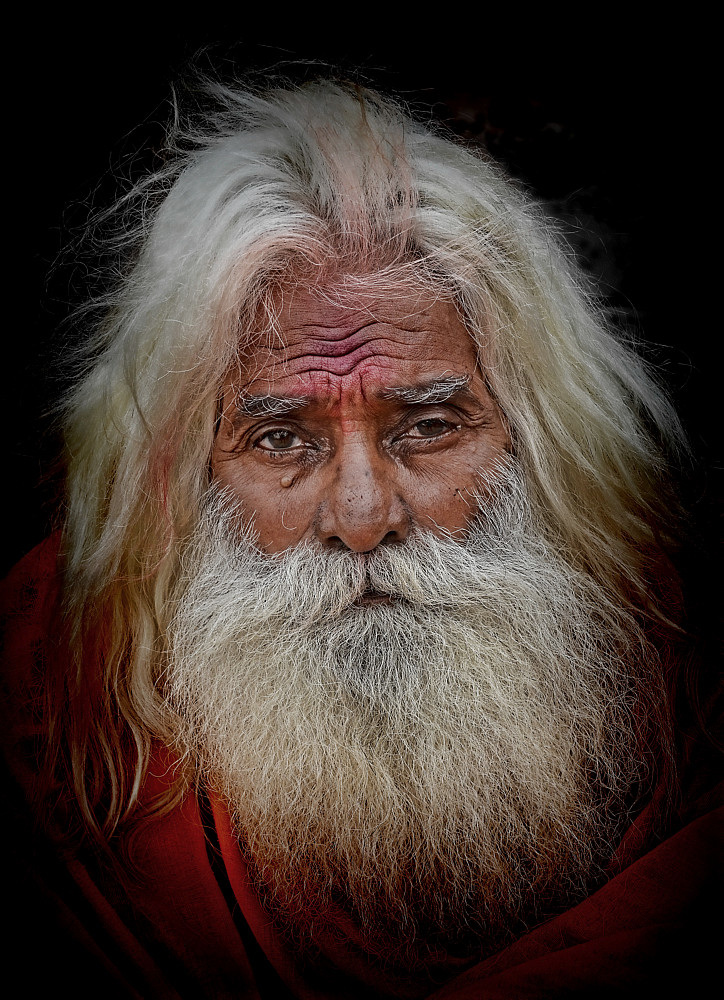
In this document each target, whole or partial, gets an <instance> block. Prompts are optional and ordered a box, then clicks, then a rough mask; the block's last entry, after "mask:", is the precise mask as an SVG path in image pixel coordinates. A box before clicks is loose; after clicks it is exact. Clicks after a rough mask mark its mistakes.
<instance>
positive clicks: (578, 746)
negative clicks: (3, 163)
mask: <svg viewBox="0 0 724 1000" xmlns="http://www.w3.org/2000/svg"><path fill="white" fill-rule="evenodd" d="M216 98H217V100H218V104H219V110H218V113H216V114H215V115H211V116H209V117H208V118H207V120H206V121H205V122H204V123H201V124H199V123H198V122H197V123H196V124H195V125H194V126H193V128H192V131H191V134H192V136H193V140H194V143H193V149H192V152H190V153H188V154H186V155H179V156H178V157H176V158H175V159H173V160H172V161H169V163H168V164H167V166H165V167H164V168H163V169H162V170H161V171H160V172H159V174H158V175H155V176H153V177H151V178H149V179H148V180H147V181H145V182H143V183H142V184H141V185H139V188H138V191H137V192H136V193H137V194H138V196H139V197H138V199H137V201H138V203H139V204H141V205H142V206H143V212H142V213H139V216H138V220H137V223H138V228H137V230H136V233H135V235H136V243H135V246H136V248H137V252H136V253H135V255H134V256H133V259H132V261H131V263H130V264H129V266H128V267H127V268H126V270H125V273H124V276H123V280H122V281H121V282H120V283H119V284H118V285H117V287H116V288H115V290H114V291H113V292H112V293H111V294H110V296H109V298H108V299H107V300H106V301H105V303H104V311H103V316H102V319H101V320H100V321H99V322H98V323H97V324H96V326H95V327H94V328H93V330H92V331H91V334H90V335H87V336H86V340H85V342H84V343H82V344H81V346H80V348H79V351H80V355H79V359H78V360H79V369H78V370H79V371H80V372H81V375H80V377H79V378H78V379H77V380H76V382H75V385H74V388H73V389H72V391H71V392H70V393H69V395H68V396H67V398H66V399H65V401H64V408H63V413H64V428H65V441H66V461H67V480H66V482H67V488H66V502H65V507H64V519H63V525H62V529H61V530H60V531H59V532H57V534H56V535H54V536H53V537H52V538H51V539H49V540H48V541H46V542H45V543H44V544H43V545H41V546H40V547H39V548H38V549H36V550H35V551H34V552H33V553H31V555H30V556H28V557H27V558H26V559H25V560H24V561H23V562H22V563H21V564H20V565H19V567H17V568H16V570H15V571H14V572H13V573H12V574H11V576H10V578H9V580H8V581H7V583H6V602H7V609H8V610H7V614H6V617H7V628H6V659H7V660H8V663H9V664H10V667H9V669H8V670H7V675H6V677H7V679H6V686H7V689H8V691H7V693H8V698H7V703H8V705H9V706H10V712H9V713H8V718H7V722H6V724H5V729H6V743H7V744H8V751H7V755H8V761H9V768H10V770H11V774H12V777H13V781H14V783H15V784H14V786H13V787H15V788H18V789H19V791H17V792H16V793H14V794H15V798H14V799H13V802H14V818H13V822H14V823H15V829H16V830H18V831H19V836H18V837H17V841H18V843H16V845H15V847H14V850H15V859H16V860H15V861H14V864H16V865H18V866H19V867H20V868H21V869H22V871H23V872H24V873H26V877H25V878H24V880H23V886H22V891H21V893H19V895H18V898H17V901H16V902H15V903H14V904H13V905H15V906H16V912H17V916H16V920H17V923H18V926H19V938H20V943H25V944H27V943H30V944H31V946H32V947H33V948H34V950H35V951H36V953H37V954H39V956H40V957H41V959H40V960H41V961H42V963H43V966H44V968H47V969H49V970H50V972H51V975H52V978H53V981H54V982H56V983H57V982H63V983H64V984H67V983H70V984H71V985H72V987H73V989H74V990H75V995H85V992H84V991H88V992H89V993H91V994H92V995H112V996H122V997H138V996H142V997H164V998H165V997H169V998H179V997H199V996H204V997H214V998H217V997H247V996H248V997H283V996H295V997H302V998H309V1000H312V998H320V1000H322V998H338V997H339V998H341V997H426V996H435V997H438V998H440V1000H443V998H463V997H477V996H481V995H485V996H486V997H488V996H489V997H513V996H515V997H519V996H526V997H528V996H530V997H539V996H558V995H566V996H569V995H571V994H572V993H573V994H575V993H577V992H580V993H584V994H585V993H586V991H587V990H590V991H593V990H594V989H596V990H601V991H602V992H603V993H605V991H606V989H607V988H608V989H611V990H618V989H620V988H623V987H624V986H625V985H627V984H630V983H635V984H639V985H640V984H645V983H649V984H654V983H660V982H670V981H672V979H674V978H675V977H676V976H677V975H678V973H679V972H680V971H681V969H684V971H685V973H686V977H687V980H686V981H687V982H688V981H689V979H690V977H691V976H692V975H693V974H694V972H695V968H696V966H695V963H694V956H695V953H696V948H697V946H698V945H699V943H700V939H701V935H702V934H703V933H704V929H705V924H704V922H703V920H702V913H703V910H704V907H703V904H704V902H705V901H706V898H707V893H711V892H713V889H712V884H713V883H712V879H711V873H712V870H713V869H712V863H713V846H712V831H713V830H714V824H715V815H716V814H715V813H714V812H713V808H714V805H715V804H716V799H715V797H714V794H713V793H712V792H711V786H712V782H711V781H710V780H709V775H708V772H707V768H708V767H710V766H711V755H710V752H709V751H708V749H707V745H706V743H705V742H704V740H703V738H702V737H701V736H697V735H696V734H697V733H698V730H696V728H695V727H694V724H693V722H692V717H691V713H689V714H686V712H685V713H684V715H685V718H686V720H688V723H687V724H688V725H689V730H687V734H688V735H687V739H684V737H683V736H682V732H681V729H680V726H681V724H682V723H681V719H680V718H679V716H678V715H677V714H676V711H677V706H678V705H679V703H680V701H681V698H680V694H681V691H682V690H683V688H684V687H685V686H686V683H687V680H688V682H689V687H691V683H690V681H691V676H690V675H691V673H692V669H693V668H692V667H691V664H695V651H692V649H691V648H690V645H691V644H690V642H689V641H688V639H687V637H686V634H685V631H684V630H683V629H682V627H681V625H682V622H683V621H684V619H683V610H682V606H681V595H680V588H679V585H678V582H677V577H676V574H675V572H674V569H673V566H672V563H671V561H670V557H671V555H672V553H673V551H674V547H675V544H676V542H675V539H676V533H677V521H678V516H679V515H678V514H677V507H676V501H675V498H674V493H673V491H672V489H671V487H670V486H669V479H668V475H667V472H666V468H667V458H666V456H667V455H669V456H670V455H671V454H673V453H674V452H675V451H676V449H677V448H679V447H681V444H682V440H681V434H680V431H679V427H678V423H677V420H676V417H675V415H674V414H673V412H672V411H671V409H670V407H669V405H668V403H667V402H666V401H665V399H664V398H663V397H662V395H661V394H660V392H659V391H658V389H657V388H656V387H655V386H654V384H653V383H652V381H651V380H650V378H649V376H648V375H647V372H646V370H645V367H644V365H643V364H642V362H641V361H640V360H639V359H638V358H637V357H636V356H635V355H634V354H633V353H632V352H631V351H630V350H629V349H628V348H627V347H625V346H624V345H622V343H621V342H620V341H619V340H618V339H617V338H616V337H615V336H614V335H613V334H612V332H611V331H610V330H609V329H608V328H607V325H606V323H605V321H604V319H603V318H602V314H601V313H600V311H599V310H597V308H596V307H595V305H594V304H593V301H592V299H591V296H590V295H589V294H587V292H586V291H585V290H584V288H583V287H582V285H581V283H580V281H579V279H578V277H577V275H576V273H575V272H574V271H573V270H572V268H571V265H570V262H569V261H567V260H566V259H565V256H564V255H563V254H562V253H561V251H560V249H559V248H558V246H557V244H556V241H555V239H554V237H553V235H552V234H551V232H550V230H549V228H548V226H547V223H546V222H545V220H544V218H543V217H542V216H541V215H540V213H539V212H538V210H537V209H536V208H535V207H534V206H533V205H532V204H530V203H529V202H528V200H527V199H525V198H524V197H523V196H521V194H520V193H519V192H517V191H516V190H515V189H514V188H513V187H511V185H510V184H509V183H508V182H507V181H506V180H505V179H504V178H503V177H502V176H501V174H500V172H499V170H498V169H496V168H495V167H494V166H493V165H492V164H491V163H489V162H488V161H487V160H486V159H484V158H482V157H481V156H480V155H479V154H474V153H472V152H470V151H467V150H466V149H464V148H462V147H461V146H460V145H458V144H456V143H453V142H451V141H449V139H447V138H444V137H442V136H440V135H438V134H436V133H435V132H434V131H431V130H430V129H429V128H425V127H423V126H421V125H420V124H418V123H416V122H415V121H413V120H411V119H410V118H409V117H408V116H407V115H406V114H405V113H404V112H403V111H402V110H401V109H400V107H398V106H397V105H396V104H395V103H394V102H392V101H388V100H386V99H383V98H381V97H380V96H378V95H376V94H374V93H372V92H369V91H363V90H361V89H360V88H358V87H355V86H350V85H346V84H337V83H332V82H325V81H319V82H316V83H313V84H308V85H306V86H304V87H302V88H295V87H291V86H290V87H282V88H279V89H272V90H270V91H268V92H264V93H260V92H252V91H240V90H237V89H227V88H217V89H216ZM149 204H150V205H151V206H152V210H150V211H149V208H148V206H149ZM126 232H127V229H126ZM687 664H688V665H689V667H688V668H687ZM677 699H678V700H677ZM692 734H693V735H692ZM25 801H27V805H24V804H23V802H25ZM26 812H29V813H32V815H33V817H34V821H35V825H34V826H33V827H32V831H33V832H32V834H31V833H30V830H31V828H30V827H29V826H27V821H24V819H23V817H24V816H25V814H26ZM24 822H25V823H26V825H25V826H24V825H23V824H24ZM684 957H685V958H686V965H685V966H683V965H682V964H681V963H682V961H683V959H684ZM41 972H42V970H37V969H36V970H35V971H33V969H31V970H30V971H29V972H27V974H28V975H29V976H30V982H31V984H32V982H33V979H34V977H36V978H38V977H39V976H40V973H41Z"/></svg>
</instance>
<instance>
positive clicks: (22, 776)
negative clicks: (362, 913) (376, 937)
mask: <svg viewBox="0 0 724 1000" xmlns="http://www.w3.org/2000/svg"><path fill="white" fill-rule="evenodd" d="M55 560H56V546H55V545H53V544H52V543H45V544H44V545H41V546H39V547H38V548H37V549H35V550H34V551H33V552H32V553H31V554H30V555H29V556H28V557H26V559H24V560H23V561H22V562H21V563H20V564H19V565H18V566H17V567H16V568H15V570H14V571H13V572H12V574H11V575H10V577H8V579H7V581H6V582H5V585H4V605H3V611H4V617H5V647H4V658H5V661H6V663H7V664H8V666H6V675H5V688H6V690H5V696H6V702H7V705H8V706H9V709H10V711H9V712H8V713H7V720H8V721H7V722H6V724H5V737H6V739H5V742H6V743H7V745H8V747H9V751H8V759H9V768H10V772H11V777H10V779H9V780H8V782H7V783H6V784H7V799H8V810H9V812H8V815H7V816H6V817H5V819H4V822H3V829H4V832H5V834H6V839H7V841H8V844H7V847H6V850H5V852H4V854H3V857H4V858H5V861H6V875H7V876H9V877H7V878H6V879H5V880H4V882H5V887H6V896H5V909H6V918H9V919H10V923H11V931H10V935H9V938H8V935H7V932H6V934H5V938H6V943H7V942H8V941H9V947H8V954H7V958H6V962H5V967H6V969H7V970H8V974H7V977H6V978H7V980H8V981H12V972H11V970H13V969H15V970H17V974H18V975H19V976H20V982H21V983H22V987H21V989H20V992H19V993H18V995H22V996H30V997H32V996H35V995H40V991H41V989H42V990H43V992H44V993H45V991H46V990H47V989H48V988H52V989H53V990H54V991H58V992H60V993H65V992H68V994H69V995H70V996H73V997H84V996H93V997H103V998H107V997H118V998H129V997H135V998H138V997H142V998H157V997H158V998H164V1000H165V998H168V1000H181V998H199V997H203V998H206V997H208V998H213V1000H217V998H218V1000H222V998H227V997H228V998H236V1000H238V998H246V997H249V998H266V997H269V998H280V1000H282V998H284V997H298V998H302V1000H332V998H334V1000H342V998H345V1000H346V998H355V997H371V998H374V997H420V996H430V997H434V998H435V1000H472V998H486V1000H493V998H500V1000H503V998H504V1000H510V998H536V1000H538V998H547V997H571V996H573V997H577V996H584V997H585V996H601V997H604V996H612V997H618V996H627V995H631V996H633V995H636V996H637V997H639V996H649V995H653V994H651V993H650V992H649V990H653V989H656V990H657V995H658V996H699V995H704V994H703V993H700V992H699V990H704V989H706V993H707V995H709V994H710V989H711V987H709V986H708V985H707V983H706V977H707V973H706V971H705V970H706V969H707V968H709V967H711V968H712V969H713V968H715V964H714V963H715V958H716V956H717V955H719V956H720V955H721V954H722V947H723V942H724V936H723V935H721V930H722V929H724V928H722V924H721V914H722V912H723V910H724V907H723V906H722V903H723V900H722V881H723V880H722V867H723V865H722V858H723V852H722V819H723V818H724V807H723V806H722V798H723V797H724V796H723V794H722V793H723V790H724V789H723V787H722V783H721V782H718V783H717V781H716V780H711V775H710V773H709V772H710V771H711V766H710V765H709V766H707V768H705V769H704V770H705V771H706V774H703V773H702V771H701V769H700V768H698V767H697V764H696V756H697V755H696V752H693V753H692V754H690V755H689V757H690V759H689V763H688V766H687V767H685V769H684V775H685V784H686V786H687V789H688V794H687V795H686V797H685V799H684V805H683V806H682V808H681V810H680V811H679V814H678V815H677V817H676V819H675V821H674V822H673V823H672V826H671V830H670V835H669V836H668V837H667V838H666V839H663V840H660V841H658V842H656V843H655V844H654V846H652V845H651V837H650V824H651V816H652V814H653V811H654V810H653V807H652V806H649V807H648V808H647V809H645V810H644V811H643V812H642V813H641V814H640V815H639V816H638V817H637V819H636V821H635V822H634V824H633V825H632V827H631V828H630V829H629V830H628V832H627V833H626V835H625V836H624V838H623V840H622V842H621V844H620V845H619V847H618V850H617V852H616V856H615V858H614V860H613V863H612V866H611V878H610V879H609V881H608V882H606V884H605V885H603V886H602V887H601V888H600V889H598V891H596V892H594V893H593V894H592V895H591V896H589V897H588V898H587V899H586V900H584V901H583V902H582V903H580V904H579V905H577V906H575V907H573V908H572V909H570V910H569V911H567V912H566V913H563V914H561V915H559V916H557V917H554V918H552V919H550V920H548V921H547V922H545V923H543V924H541V925H540V926H538V927H536V928H535V929H533V930H531V931H530V932H529V933H527V934H526V935H524V936H523V937H521V938H520V939H518V940H517V941H515V942H514V943H512V944H511V945H509V946H508V947H507V948H505V949H504V950H503V951H501V952H499V953H498V954H496V955H493V956H492V957H488V958H486V959H485V960H484V961H481V962H479V963H477V964H476V963H473V964H471V963H470V962H467V963H464V964H463V963H456V961H455V960H452V959H446V958H445V957H444V956H441V959H440V963H439V966H438V967H437V968H435V969H433V970H432V971H431V972H429V973H426V974H425V976H424V977H421V978H419V979H418V980H413V979H412V978H410V977H409V976H407V975H402V974H401V973H399V972H396V971H395V970H394V969H392V968H385V967H384V966H381V965H380V964H378V963H377V962H375V961H374V960H373V959H372V957H371V956H370V955H368V954H367V953H366V951H365V949H364V946H363V944H362V943H361V941H360V940H359V938H358V936H357V934H356V931H355V928H354V926H352V925H351V923H350V921H349V920H347V918H346V917H345V916H344V915H343V914H342V913H340V914H339V920H338V926H337V927H336V928H334V932H332V931H330V932H329V933H328V934H327V935H326V938H325V939H324V940H319V941H318V942H317V943H318V945H319V947H320V951H321V953H322V955H323V960H322V962H321V963H320V964H319V967H318V968H316V969H311V968H305V967H303V965H302V963H301V962H300V961H299V960H298V959H297V958H295V956H294V954H293V952H292V951H291V949H290V948H288V947H287V946H286V945H285V942H284V940H283V939H282V937H281V936H280V934H279V933H278V932H277V930H276V929H275V927H274V926H273V924H272V922H271V921H270V919H269V917H268V915H267V914H266V913H265V911H264V909H263V907H262V905H261V903H260V901H259V899H258V898H257V895H256V893H255V891H254V889H253V887H252V885H251V882H250V880H249V877H248V873H247V870H246V866H245V863H244V859H243V857H242V854H241V852H240V851H239V848H238V846H237V843H236V841H235V838H234V836H233V834H232V831H231V827H230V821H229V815H228V812H227V810H226V808H225V806H224V804H223V802H221V801H220V800H218V799H217V798H215V797H214V796H212V795H207V793H204V792H202V793H201V794H200V795H199V796H194V795H188V796H187V797H186V798H185V799H184V801H183V802H182V804H181V805H180V806H178V807H177V808H175V809H174V810H173V811H172V812H171V813H169V814H168V815H165V816H161V817H159V818H156V819H154V820H153V821H151V822H149V823H148V824H146V825H144V826H143V827H141V829H140V831H139V832H138V834H137V836H136V838H135V840H134V844H133V858H134V861H135V863H136V865H137V866H138V869H139V870H140V877H137V878H136V879H134V880H130V879H129V878H127V877H126V876H124V875H122V874H121V872H120V870H116V869H115V868H114V866H113V865H112V864H109V863H106V862H104V861H102V860H101V859H99V858H98V857H97V856H95V855H92V854H91V853H90V852H88V853H87V854H86V855H81V856H75V857H65V856H64V853H63V852H62V851H61V850H58V849H57V848H56V847H54V846H53V845H52V844H50V843H47V842H45V841H44V840H43V839H42V838H41V837H40V835H38V834H37V833H36V832H35V831H34V829H33V827H32V823H31V821H30V820H29V810H28V808H27V806H26V804H25V801H24V793H23V788H24V786H27V785H28V784H29V780H30V773H31V772H30V763H29V761H28V760H27V759H25V758H24V757H23V755H22V752H20V751H18V747H22V746H23V743H24V741H26V739H27V736H28V735H29V733H28V726H29V725H30V726H32V723H29V722H28V713H27V712H24V711H23V707H24V700H25V702H28V699H32V692H31V693H30V694H29V693H28V692H29V689H32V681H29V680H28V678H30V677H31V676H32V675H33V671H35V672H36V673H37V670H38V666H39V664H41V665H42V656H43V647H44V643H45V642H46V641H47V635H48V630H49V628H50V624H49V623H50V612H51V608H52V600H53V592H54V587H55V573H56V568H55ZM694 751H696V747H694ZM173 767H174V760H173V758H172V756H171V755H170V753H169V752H168V751H166V750H165V749H164V748H162V747H159V748H158V750H157V753H156V755H155V758H154V760H153V762H152V765H151V767H150V770H149V773H148V777H147V781H146V786H145V788H144V792H143V797H144V798H148V797H152V796H154V795H155V794H156V793H158V792H159V791H161V790H162V789H163V788H164V786H165V785H166V783H168V782H169V781H170V780H171V779H172V775H173ZM8 886H9V887H10V888H9V889H8ZM716 964H717V965H718V964H719V962H717V963H716ZM441 984H443V985H441Z"/></svg>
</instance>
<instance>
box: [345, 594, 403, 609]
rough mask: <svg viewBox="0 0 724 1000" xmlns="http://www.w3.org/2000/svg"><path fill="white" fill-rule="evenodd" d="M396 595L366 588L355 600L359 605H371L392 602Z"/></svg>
mask: <svg viewBox="0 0 724 1000" xmlns="http://www.w3.org/2000/svg"><path fill="white" fill-rule="evenodd" d="M393 601H394V597H392V595H391V594H383V593H381V592H380V591H379V590H365V591H364V592H363V593H361V594H360V595H359V597H358V598H357V599H356V601H355V602H354V603H355V604H356V605H357V606H358V607H360V606H365V607H366V606H369V605H371V604H392V602H393Z"/></svg>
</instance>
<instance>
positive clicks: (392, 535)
mask: <svg viewBox="0 0 724 1000" xmlns="http://www.w3.org/2000/svg"><path fill="white" fill-rule="evenodd" d="M399 540H400V538H399V535H398V533H397V532H396V531H388V532H387V534H386V535H385V537H384V538H383V539H382V540H381V541H380V542H379V544H380V545H391V544H392V543H393V542H398V541H399Z"/></svg>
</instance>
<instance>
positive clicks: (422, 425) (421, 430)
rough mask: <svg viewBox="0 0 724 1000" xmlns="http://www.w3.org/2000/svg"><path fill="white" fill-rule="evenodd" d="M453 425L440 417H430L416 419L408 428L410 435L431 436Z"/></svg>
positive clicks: (441, 432)
mask: <svg viewBox="0 0 724 1000" xmlns="http://www.w3.org/2000/svg"><path fill="white" fill-rule="evenodd" d="M452 426H453V425H452V424H450V423H449V422H448V421H447V420H443V419H442V418H441V417H430V418H428V419H427V420H418V421H417V423H416V424H415V425H414V427H412V428H411V430H410V436H411V437H420V438H432V437H438V436H439V435H440V434H444V433H445V431H448V430H450V429H451V427H452Z"/></svg>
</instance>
